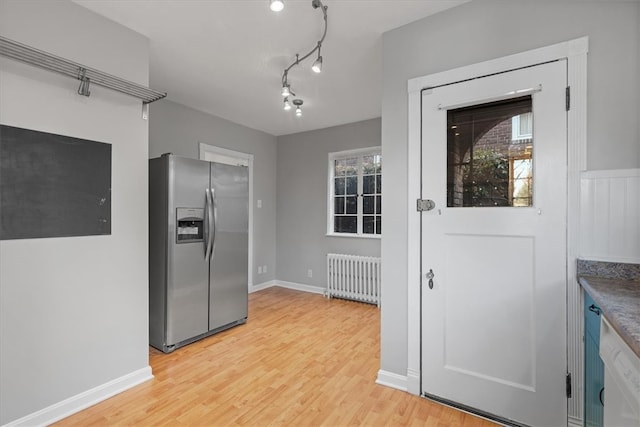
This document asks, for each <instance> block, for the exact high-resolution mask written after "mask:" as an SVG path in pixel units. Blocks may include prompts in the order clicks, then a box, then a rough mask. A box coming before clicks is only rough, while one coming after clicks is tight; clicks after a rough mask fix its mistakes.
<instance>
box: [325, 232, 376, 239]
mask: <svg viewBox="0 0 640 427" xmlns="http://www.w3.org/2000/svg"><path fill="white" fill-rule="evenodd" d="M325 236H327V237H347V238H349V239H374V240H380V238H381V237H382V235H381V234H347V233H327V234H325Z"/></svg>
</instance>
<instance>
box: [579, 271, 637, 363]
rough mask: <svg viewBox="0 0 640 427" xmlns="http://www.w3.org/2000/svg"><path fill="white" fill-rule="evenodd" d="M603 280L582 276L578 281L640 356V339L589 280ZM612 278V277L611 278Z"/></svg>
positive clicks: (623, 338) (617, 331)
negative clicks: (626, 326) (619, 319)
mask: <svg viewBox="0 0 640 427" xmlns="http://www.w3.org/2000/svg"><path fill="white" fill-rule="evenodd" d="M590 279H591V280H601V278H599V277H589V276H580V277H578V282H579V283H580V286H582V288H583V289H584V290H585V291H587V292H588V293H589V295H591V298H593V300H594V301H595V303H596V304H598V306H599V307H600V309H601V310H602V314H603V316H605V317H606V318H607V320H608V321H609V323H610V324H611V326H612V327H613V329H614V330H615V331H616V333H617V334H618V335H619V336H620V338H622V340H623V341H624V342H625V344H627V345H628V346H629V348H630V349H631V350H632V351H633V352H634V353H635V354H636V356H638V357H640V341H638V340H637V339H636V338H635V337H634V336H633V334H632V333H631V331H628V330H627V328H625V327H624V326H623V325H621V324H620V322H619V321H618V318H617V316H616V313H615V312H611V311H610V310H609V307H608V304H607V302H606V299H605V298H604V297H603V296H602V294H601V293H600V292H599V291H598V290H597V289H594V288H593V287H592V286H591V284H590V283H589V280H590ZM609 280H611V279H609Z"/></svg>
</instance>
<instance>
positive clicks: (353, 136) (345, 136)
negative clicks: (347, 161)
mask: <svg viewBox="0 0 640 427" xmlns="http://www.w3.org/2000/svg"><path fill="white" fill-rule="evenodd" d="M379 145H380V119H379V118H378V119H372V120H366V121H363V122H357V123H351V124H347V125H342V126H336V127H331V128H326V129H321V130H314V131H309V132H301V133H296V134H292V135H285V136H280V137H279V138H278V174H277V175H278V178H277V188H278V197H277V201H278V202H277V204H278V215H277V227H276V228H277V246H276V252H277V254H278V255H277V277H278V280H283V281H286V282H293V283H296V284H303V285H311V286H319V287H325V286H326V283H327V282H326V280H327V275H326V271H325V270H326V254H327V253H330V252H337V253H346V254H354V255H365V256H380V239H371V238H355V237H334V236H330V237H329V236H326V234H327V179H328V175H327V173H328V164H329V157H328V155H329V153H331V152H335V151H343V150H351V149H355V148H364V147H375V146H379ZM382 162H383V174H384V177H385V179H386V172H385V171H386V164H385V159H384V157H383V160H382ZM383 182H384V180H383ZM384 197H386V195H385V196H384ZM384 197H383V199H384ZM387 224H388V222H387V221H386V218H385V219H383V230H386V228H385V227H386V226H387ZM383 232H385V233H386V231H383ZM309 269H311V270H312V272H313V277H311V278H309V277H307V270H309Z"/></svg>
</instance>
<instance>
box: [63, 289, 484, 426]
mask: <svg viewBox="0 0 640 427" xmlns="http://www.w3.org/2000/svg"><path fill="white" fill-rule="evenodd" d="M379 333H380V311H379V309H378V308H376V307H374V306H370V305H366V304H360V303H355V302H350V301H341V300H335V299H332V300H328V299H325V298H323V297H322V296H320V295H315V294H309V293H305V292H298V291H292V290H289V289H284V288H278V287H273V288H269V289H265V290H263V291H260V292H255V293H252V294H250V296H249V321H248V322H247V324H245V325H241V326H238V327H235V328H233V329H230V330H228V331H224V332H222V333H219V334H217V335H214V336H212V337H209V338H206V339H204V340H201V341H198V342H196V343H193V344H191V345H189V346H186V347H183V348H181V349H178V350H176V351H174V352H173V353H171V354H163V353H161V352H159V351H157V350H155V349H152V348H151V349H150V356H149V363H150V365H151V367H152V369H153V374H154V376H155V378H154V379H153V380H152V381H149V382H147V383H145V384H142V385H140V386H137V387H135V388H133V389H131V390H128V391H126V392H124V393H121V394H119V395H117V396H114V397H112V398H110V399H108V400H106V401H104V402H101V403H99V404H97V405H95V406H92V407H91V408H88V409H86V410H84V411H82V412H79V413H77V414H75V415H72V416H70V417H68V418H66V419H64V420H62V421H60V422H58V423H57V424H56V425H58V426H88V425H91V426H107V425H109V426H111V425H117V426H162V425H166V426H246V425H250V426H347V425H349V426H357V425H363V426H379V425H393V426H403V425H407V426H408V425H419V426H463V427H476V426H481V427H485V426H493V425H494V424H492V423H491V422H489V421H486V420H483V419H480V418H477V417H475V416H472V415H469V414H466V413H463V412H460V411H457V410H455V409H452V408H449V407H445V406H442V405H440V404H437V403H434V402H431V401H429V400H426V399H423V398H420V397H417V396H413V395H410V394H408V393H404V392H402V391H398V390H393V389H391V388H388V387H383V386H380V385H377V384H375V379H376V375H377V371H378V368H379V366H380V359H379V355H380V342H379Z"/></svg>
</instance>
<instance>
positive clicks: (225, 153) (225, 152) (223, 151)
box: [198, 142, 253, 292]
mask: <svg viewBox="0 0 640 427" xmlns="http://www.w3.org/2000/svg"><path fill="white" fill-rule="evenodd" d="M207 153H211V154H213V155H214V156H215V155H219V156H222V157H223V158H224V161H222V163H228V162H227V160H228V159H229V158H235V159H238V160H239V161H240V162H239V163H238V164H247V166H248V167H249V249H248V250H249V266H248V268H249V272H248V273H249V283H248V290H249V292H251V289H252V287H253V154H249V153H243V152H241V151H235V150H229V149H228V148H222V147H217V146H215V145H209V144H205V143H203V142H200V143H198V157H199V159H200V160H206V155H207Z"/></svg>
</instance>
